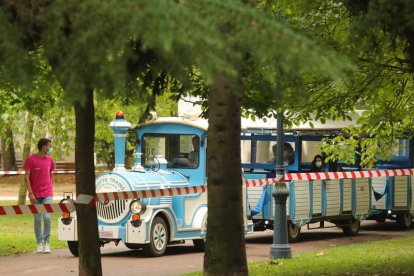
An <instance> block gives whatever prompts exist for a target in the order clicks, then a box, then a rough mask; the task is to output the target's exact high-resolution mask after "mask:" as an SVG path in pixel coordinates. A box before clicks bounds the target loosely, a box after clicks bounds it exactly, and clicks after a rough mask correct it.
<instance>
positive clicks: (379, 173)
mask: <svg viewBox="0 0 414 276" xmlns="http://www.w3.org/2000/svg"><path fill="white" fill-rule="evenodd" d="M406 175H414V170H413V169H396V170H375V171H351V172H321V173H288V174H286V175H285V179H286V180H325V179H347V178H369V177H384V176H406Z"/></svg>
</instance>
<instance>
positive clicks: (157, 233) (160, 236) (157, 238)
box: [152, 224, 166, 251]
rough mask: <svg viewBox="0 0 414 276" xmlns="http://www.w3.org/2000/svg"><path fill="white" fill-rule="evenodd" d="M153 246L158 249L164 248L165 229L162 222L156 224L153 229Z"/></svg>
mask: <svg viewBox="0 0 414 276" xmlns="http://www.w3.org/2000/svg"><path fill="white" fill-rule="evenodd" d="M152 236H153V239H154V247H155V249H157V250H158V251H160V250H162V249H164V246H165V243H166V230H165V228H164V226H163V225H162V224H157V225H155V227H154V231H153V235H152Z"/></svg>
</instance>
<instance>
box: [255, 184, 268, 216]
mask: <svg viewBox="0 0 414 276" xmlns="http://www.w3.org/2000/svg"><path fill="white" fill-rule="evenodd" d="M270 199H271V197H270V195H269V192H268V191H267V189H263V193H262V196H261V197H260V199H259V202H258V203H257V206H256V207H254V208H252V209H250V217H253V216H255V215H257V214H260V213H262V212H263V205H265V204H266V203H268V202H269V201H270Z"/></svg>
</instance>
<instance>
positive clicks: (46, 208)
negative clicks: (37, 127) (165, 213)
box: [0, 169, 414, 215]
mask: <svg viewBox="0 0 414 276" xmlns="http://www.w3.org/2000/svg"><path fill="white" fill-rule="evenodd" d="M408 175H414V170H413V169H397V170H377V171H354V172H325V173H288V174H286V175H285V176H284V177H282V176H280V177H276V178H265V179H249V180H245V181H244V184H245V185H246V187H247V188H249V187H257V186H263V185H266V184H274V183H277V182H284V181H286V180H298V181H300V180H326V179H347V178H368V177H384V176H408ZM206 191H207V186H206V185H203V186H191V187H183V188H168V189H157V190H142V191H125V192H110V193H98V194H96V197H93V196H91V195H85V194H81V195H79V196H78V197H77V199H76V204H93V203H95V202H96V201H102V202H103V201H109V200H126V199H134V198H149V197H163V196H174V195H187V194H197V193H205V192H206ZM74 210H75V205H74V204H73V203H68V204H34V205H14V206H0V215H20V214H40V213H53V212H72V211H74Z"/></svg>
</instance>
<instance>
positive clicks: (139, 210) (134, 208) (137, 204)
mask: <svg viewBox="0 0 414 276" xmlns="http://www.w3.org/2000/svg"><path fill="white" fill-rule="evenodd" d="M129 209H130V210H131V212H132V213H133V214H135V215H142V214H143V213H144V212H145V210H146V209H147V207H146V206H145V204H144V203H142V202H141V201H139V200H134V201H132V202H131V205H129Z"/></svg>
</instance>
